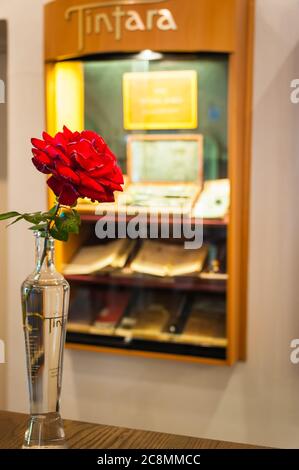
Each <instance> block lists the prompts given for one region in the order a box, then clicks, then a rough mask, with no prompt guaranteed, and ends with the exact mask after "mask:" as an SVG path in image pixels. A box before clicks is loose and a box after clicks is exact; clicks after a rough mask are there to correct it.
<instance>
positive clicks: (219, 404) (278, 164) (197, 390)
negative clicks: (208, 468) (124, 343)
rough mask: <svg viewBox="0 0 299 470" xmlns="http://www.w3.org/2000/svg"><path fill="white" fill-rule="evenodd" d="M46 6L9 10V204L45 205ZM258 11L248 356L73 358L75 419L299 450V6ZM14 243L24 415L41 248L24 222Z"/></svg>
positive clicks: (69, 377) (9, 2)
mask: <svg viewBox="0 0 299 470" xmlns="http://www.w3.org/2000/svg"><path fill="white" fill-rule="evenodd" d="M41 4H42V1H41V0H40V1H39V2H37V1H36V0H27V1H26V2H20V1H17V0H2V1H1V7H0V16H2V17H3V16H5V17H7V18H9V20H10V63H9V85H10V88H9V110H10V121H9V122H10V134H9V135H10V140H9V142H10V149H9V205H10V208H17V209H25V208H26V209H28V207H31V208H32V209H35V208H38V207H39V208H40V207H41V206H42V205H43V201H44V200H43V196H41V195H43V191H44V187H43V183H42V179H41V178H39V177H37V175H36V174H35V172H34V170H33V169H32V167H31V164H30V160H29V155H30V152H29V137H30V136H31V135H35V134H38V133H39V132H40V130H41V128H42V127H43V109H42V103H43V89H42V87H43V81H42V80H43V78H42V51H41V40H42V22H41ZM28 12H30V15H29V14H28ZM256 16H257V19H256V54H255V94H254V136H253V137H254V138H253V166H252V201H251V202H252V205H251V220H252V224H251V232H250V278H249V325H248V334H249V351H248V361H247V362H246V363H244V364H243V363H240V364H238V365H236V366H235V367H233V368H231V369H224V368H217V367H209V366H198V365H192V364H184V363H173V362H167V361H155V360H150V359H137V358H126V357H118V356H110V355H99V354H92V353H79V352H70V351H68V352H67V354H66V360H65V372H64V390H63V404H62V405H63V408H62V409H63V415H64V416H65V417H68V418H75V419H80V420H88V421H95V422H102V423H106V424H116V425H124V426H129V427H136V428H144V429H151V430H157V431H166V432H171V433H178V434H188V435H195V436H202V437H209V438H219V439H224V440H231V441H241V442H242V441H243V442H249V443H256V444H264V445H270V446H282V447H291V446H294V447H298V443H299V427H298V422H299V404H298V403H297V396H298V392H299V373H298V372H299V365H298V366H294V365H292V364H291V363H290V361H289V354H290V349H289V344H290V341H291V339H292V338H294V337H299V315H298V307H297V306H298V304H299V288H298V280H297V266H298V261H299V259H298V258H299V248H298V240H297V238H298V228H299V220H298V202H299V201H298V199H299V196H298V195H299V184H298V177H299V165H298V161H299V158H298V150H299V149H298V137H297V136H298V112H299V105H298V106H297V107H296V106H295V105H291V103H290V100H289V93H290V88H289V86H290V81H291V79H293V78H296V77H297V78H299V54H298V50H299V29H298V17H299V0H287V1H286V0H257V15H256ZM24 45H25V46H24ZM297 62H298V63H297ZM20 77H21V78H22V80H21V79H20ZM20 188H24V192H23V193H22V192H21V191H20ZM9 243H10V245H9V262H10V263H9V264H10V270H9V274H8V276H9V277H8V279H9V304H8V311H7V315H8V323H9V328H8V336H9V346H10V348H9V358H8V360H9V368H8V376H7V391H8V401H7V407H8V408H9V409H14V410H20V411H24V410H26V407H27V395H26V391H25V369H24V351H23V345H22V331H21V322H20V307H19V299H18V292H19V285H20V283H21V280H22V279H23V278H24V277H25V275H26V274H27V272H28V271H29V269H30V265H31V259H32V256H33V253H32V251H31V245H30V237H29V235H28V234H27V233H26V231H25V229H24V228H23V227H19V228H17V229H16V228H14V229H13V230H12V231H11V232H10V239H9Z"/></svg>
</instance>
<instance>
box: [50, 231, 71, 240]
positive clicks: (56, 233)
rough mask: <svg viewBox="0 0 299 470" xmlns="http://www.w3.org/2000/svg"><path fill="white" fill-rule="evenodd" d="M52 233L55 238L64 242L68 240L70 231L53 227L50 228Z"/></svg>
mask: <svg viewBox="0 0 299 470" xmlns="http://www.w3.org/2000/svg"><path fill="white" fill-rule="evenodd" d="M50 235H51V236H52V237H53V238H55V240H59V241H62V242H67V241H68V238H69V234H68V232H65V231H63V230H57V228H55V227H53V228H51V229H50Z"/></svg>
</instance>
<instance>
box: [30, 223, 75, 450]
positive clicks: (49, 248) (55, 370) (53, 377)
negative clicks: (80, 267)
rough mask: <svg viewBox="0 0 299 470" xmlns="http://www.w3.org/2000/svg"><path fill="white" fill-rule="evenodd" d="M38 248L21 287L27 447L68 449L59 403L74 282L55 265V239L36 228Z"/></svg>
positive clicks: (36, 247)
mask: <svg viewBox="0 0 299 470" xmlns="http://www.w3.org/2000/svg"><path fill="white" fill-rule="evenodd" d="M35 250H36V263H35V269H34V271H33V273H32V274H30V276H28V277H27V279H26V280H25V281H24V283H23V285H22V292H21V293H22V311H23V327H24V335H25V346H26V362H27V374H28V384H29V397H30V419H29V424H28V429H27V431H26V433H25V438H24V444H23V448H26V449H27V448H39V449H49V448H66V443H65V433H64V429H63V422H62V419H61V416H60V412H59V407H60V392H61V382H62V368H63V350H64V344H65V335H66V322H67V314H68V306H69V291H70V287H69V284H68V283H67V281H66V280H65V279H64V277H63V276H62V275H61V274H59V273H58V272H57V271H56V269H55V263H54V240H53V239H52V238H51V237H50V236H44V234H42V233H41V232H35Z"/></svg>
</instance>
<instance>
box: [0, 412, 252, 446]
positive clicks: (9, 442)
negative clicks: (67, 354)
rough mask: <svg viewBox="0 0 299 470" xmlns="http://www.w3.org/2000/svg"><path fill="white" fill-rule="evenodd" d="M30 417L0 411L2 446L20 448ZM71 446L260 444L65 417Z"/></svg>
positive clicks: (0, 441)
mask: <svg viewBox="0 0 299 470" xmlns="http://www.w3.org/2000/svg"><path fill="white" fill-rule="evenodd" d="M27 420H28V416H27V415H24V414H19V413H11V412H7V411H1V412H0V449H20V448H21V446H22V442H23V437H24V432H25V429H26V425H27ZM64 424H65V431H66V435H67V441H68V446H69V448H71V449H255V448H257V447H254V446H249V445H243V444H235V443H232V442H221V441H214V440H210V439H198V438H194V437H187V436H176V435H172V434H164V433H157V432H151V431H137V430H133V429H126V428H118V427H114V426H103V425H99V424H88V423H80V422H77V421H68V420H65V422H64Z"/></svg>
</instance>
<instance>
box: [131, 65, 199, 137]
mask: <svg viewBox="0 0 299 470" xmlns="http://www.w3.org/2000/svg"><path fill="white" fill-rule="evenodd" d="M123 101H124V128H125V129H127V130H171V129H196V128H197V125H198V91H197V72H196V71H195V70H182V71H161V72H136V73H125V74H124V77H123Z"/></svg>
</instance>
